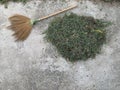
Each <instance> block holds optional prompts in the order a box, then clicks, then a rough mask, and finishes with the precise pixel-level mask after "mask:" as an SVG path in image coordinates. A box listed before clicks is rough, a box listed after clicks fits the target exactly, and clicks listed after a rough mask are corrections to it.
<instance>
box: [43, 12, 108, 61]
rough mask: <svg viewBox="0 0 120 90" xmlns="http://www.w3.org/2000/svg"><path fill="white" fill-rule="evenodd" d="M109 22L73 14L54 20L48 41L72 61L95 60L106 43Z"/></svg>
mask: <svg viewBox="0 0 120 90" xmlns="http://www.w3.org/2000/svg"><path fill="white" fill-rule="evenodd" d="M106 26H108V22H104V21H102V20H98V19H94V18H92V17H85V16H78V15H76V14H73V13H71V14H70V15H65V16H64V17H62V18H60V17H59V18H56V19H54V20H53V21H52V22H51V23H50V25H49V27H48V29H47V31H46V32H45V33H46V39H47V40H48V41H49V42H51V43H52V44H53V45H54V46H55V47H56V48H57V50H58V52H59V53H60V54H61V55H62V56H63V57H64V58H66V59H69V60H70V61H76V60H86V59H88V58H94V57H95V56H96V54H97V53H99V52H100V50H101V46H102V45H103V44H104V43H105V41H106V30H105V27H106Z"/></svg>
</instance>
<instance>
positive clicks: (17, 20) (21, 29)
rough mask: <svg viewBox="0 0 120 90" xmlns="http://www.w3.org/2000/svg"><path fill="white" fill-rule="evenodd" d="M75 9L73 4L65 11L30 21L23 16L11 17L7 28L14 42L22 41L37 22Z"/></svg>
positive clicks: (75, 5)
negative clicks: (10, 31) (13, 37)
mask: <svg viewBox="0 0 120 90" xmlns="http://www.w3.org/2000/svg"><path fill="white" fill-rule="evenodd" d="M75 7H77V4H74V5H72V6H70V7H68V8H66V9H63V10H60V11H58V12H55V13H53V14H50V15H48V16H45V17H42V18H40V19H37V20H31V19H30V18H28V17H26V16H23V15H18V14H16V15H13V16H12V17H10V18H9V21H10V22H11V25H10V26H8V28H10V29H11V30H13V31H14V34H13V36H15V38H16V41H24V40H26V39H27V37H28V36H29V34H30V32H31V30H32V27H33V26H34V25H35V24H36V23H37V22H39V21H41V20H44V19H47V18H49V17H52V16H55V15H57V14H60V13H62V12H65V11H68V10H70V9H73V8H75Z"/></svg>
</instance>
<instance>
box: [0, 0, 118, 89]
mask: <svg viewBox="0 0 120 90" xmlns="http://www.w3.org/2000/svg"><path fill="white" fill-rule="evenodd" d="M72 1H74V0H71V1H70V0H66V1H63V2H61V0H56V1H53V0H45V1H44V0H43V1H42V0H31V1H30V2H28V3H27V4H26V5H23V4H21V3H9V6H8V9H6V8H4V6H3V5H0V90H120V4H119V3H113V4H110V3H109V4H108V3H103V2H101V1H96V2H94V1H90V0H89V1H87V0H83V1H79V2H78V3H79V7H78V8H76V9H74V10H72V11H71V12H74V13H76V14H78V15H85V16H93V17H94V18H98V19H104V20H108V21H112V22H113V24H112V25H111V26H110V27H108V28H107V31H108V34H107V44H105V45H103V47H102V51H101V54H99V55H97V56H96V58H95V59H89V60H87V61H78V62H75V63H71V62H69V61H66V60H65V59H64V58H62V57H61V56H60V55H59V54H58V53H57V51H56V49H55V48H54V47H53V46H52V45H51V44H50V43H48V42H46V41H45V39H44V36H45V35H44V34H43V32H44V31H45V30H46V29H47V27H48V24H49V22H50V21H51V20H52V19H53V18H50V19H48V20H44V21H41V22H40V23H38V24H37V25H36V26H35V27H34V29H33V31H32V33H31V35H30V36H29V38H28V39H27V40H26V41H25V42H14V40H15V39H14V37H12V36H11V35H12V33H13V32H12V31H10V30H8V29H7V28H6V26H8V25H9V24H10V23H9V21H8V19H7V18H8V17H9V16H12V15H13V14H16V13H18V14H22V15H26V16H29V17H31V18H38V17H42V16H45V15H48V14H49V13H52V12H54V11H57V10H59V9H60V8H65V7H67V6H68V5H69V4H70V2H72ZM69 12H70V11H69ZM69 12H67V13H68V14H69ZM61 15H63V14H61Z"/></svg>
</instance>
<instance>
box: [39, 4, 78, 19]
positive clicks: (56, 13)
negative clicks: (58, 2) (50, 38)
mask: <svg viewBox="0 0 120 90" xmlns="http://www.w3.org/2000/svg"><path fill="white" fill-rule="evenodd" d="M75 7H77V4H75V5H72V6H70V7H68V8H66V9H63V10H60V11H58V12H55V13H53V14H50V15H48V16H45V17H42V18H40V19H38V21H41V20H44V19H47V18H49V17H52V16H55V15H58V14H60V13H62V12H65V11H68V10H70V9H73V8H75Z"/></svg>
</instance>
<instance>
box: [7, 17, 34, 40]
mask: <svg viewBox="0 0 120 90" xmlns="http://www.w3.org/2000/svg"><path fill="white" fill-rule="evenodd" d="M9 20H10V22H11V25H10V26H9V27H8V28H10V29H11V30H13V31H14V34H13V36H15V38H16V41H24V40H26V39H27V37H28V36H29V34H30V32H31V30H32V24H31V19H30V18H28V17H26V16H23V15H14V16H12V17H10V18H9Z"/></svg>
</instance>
